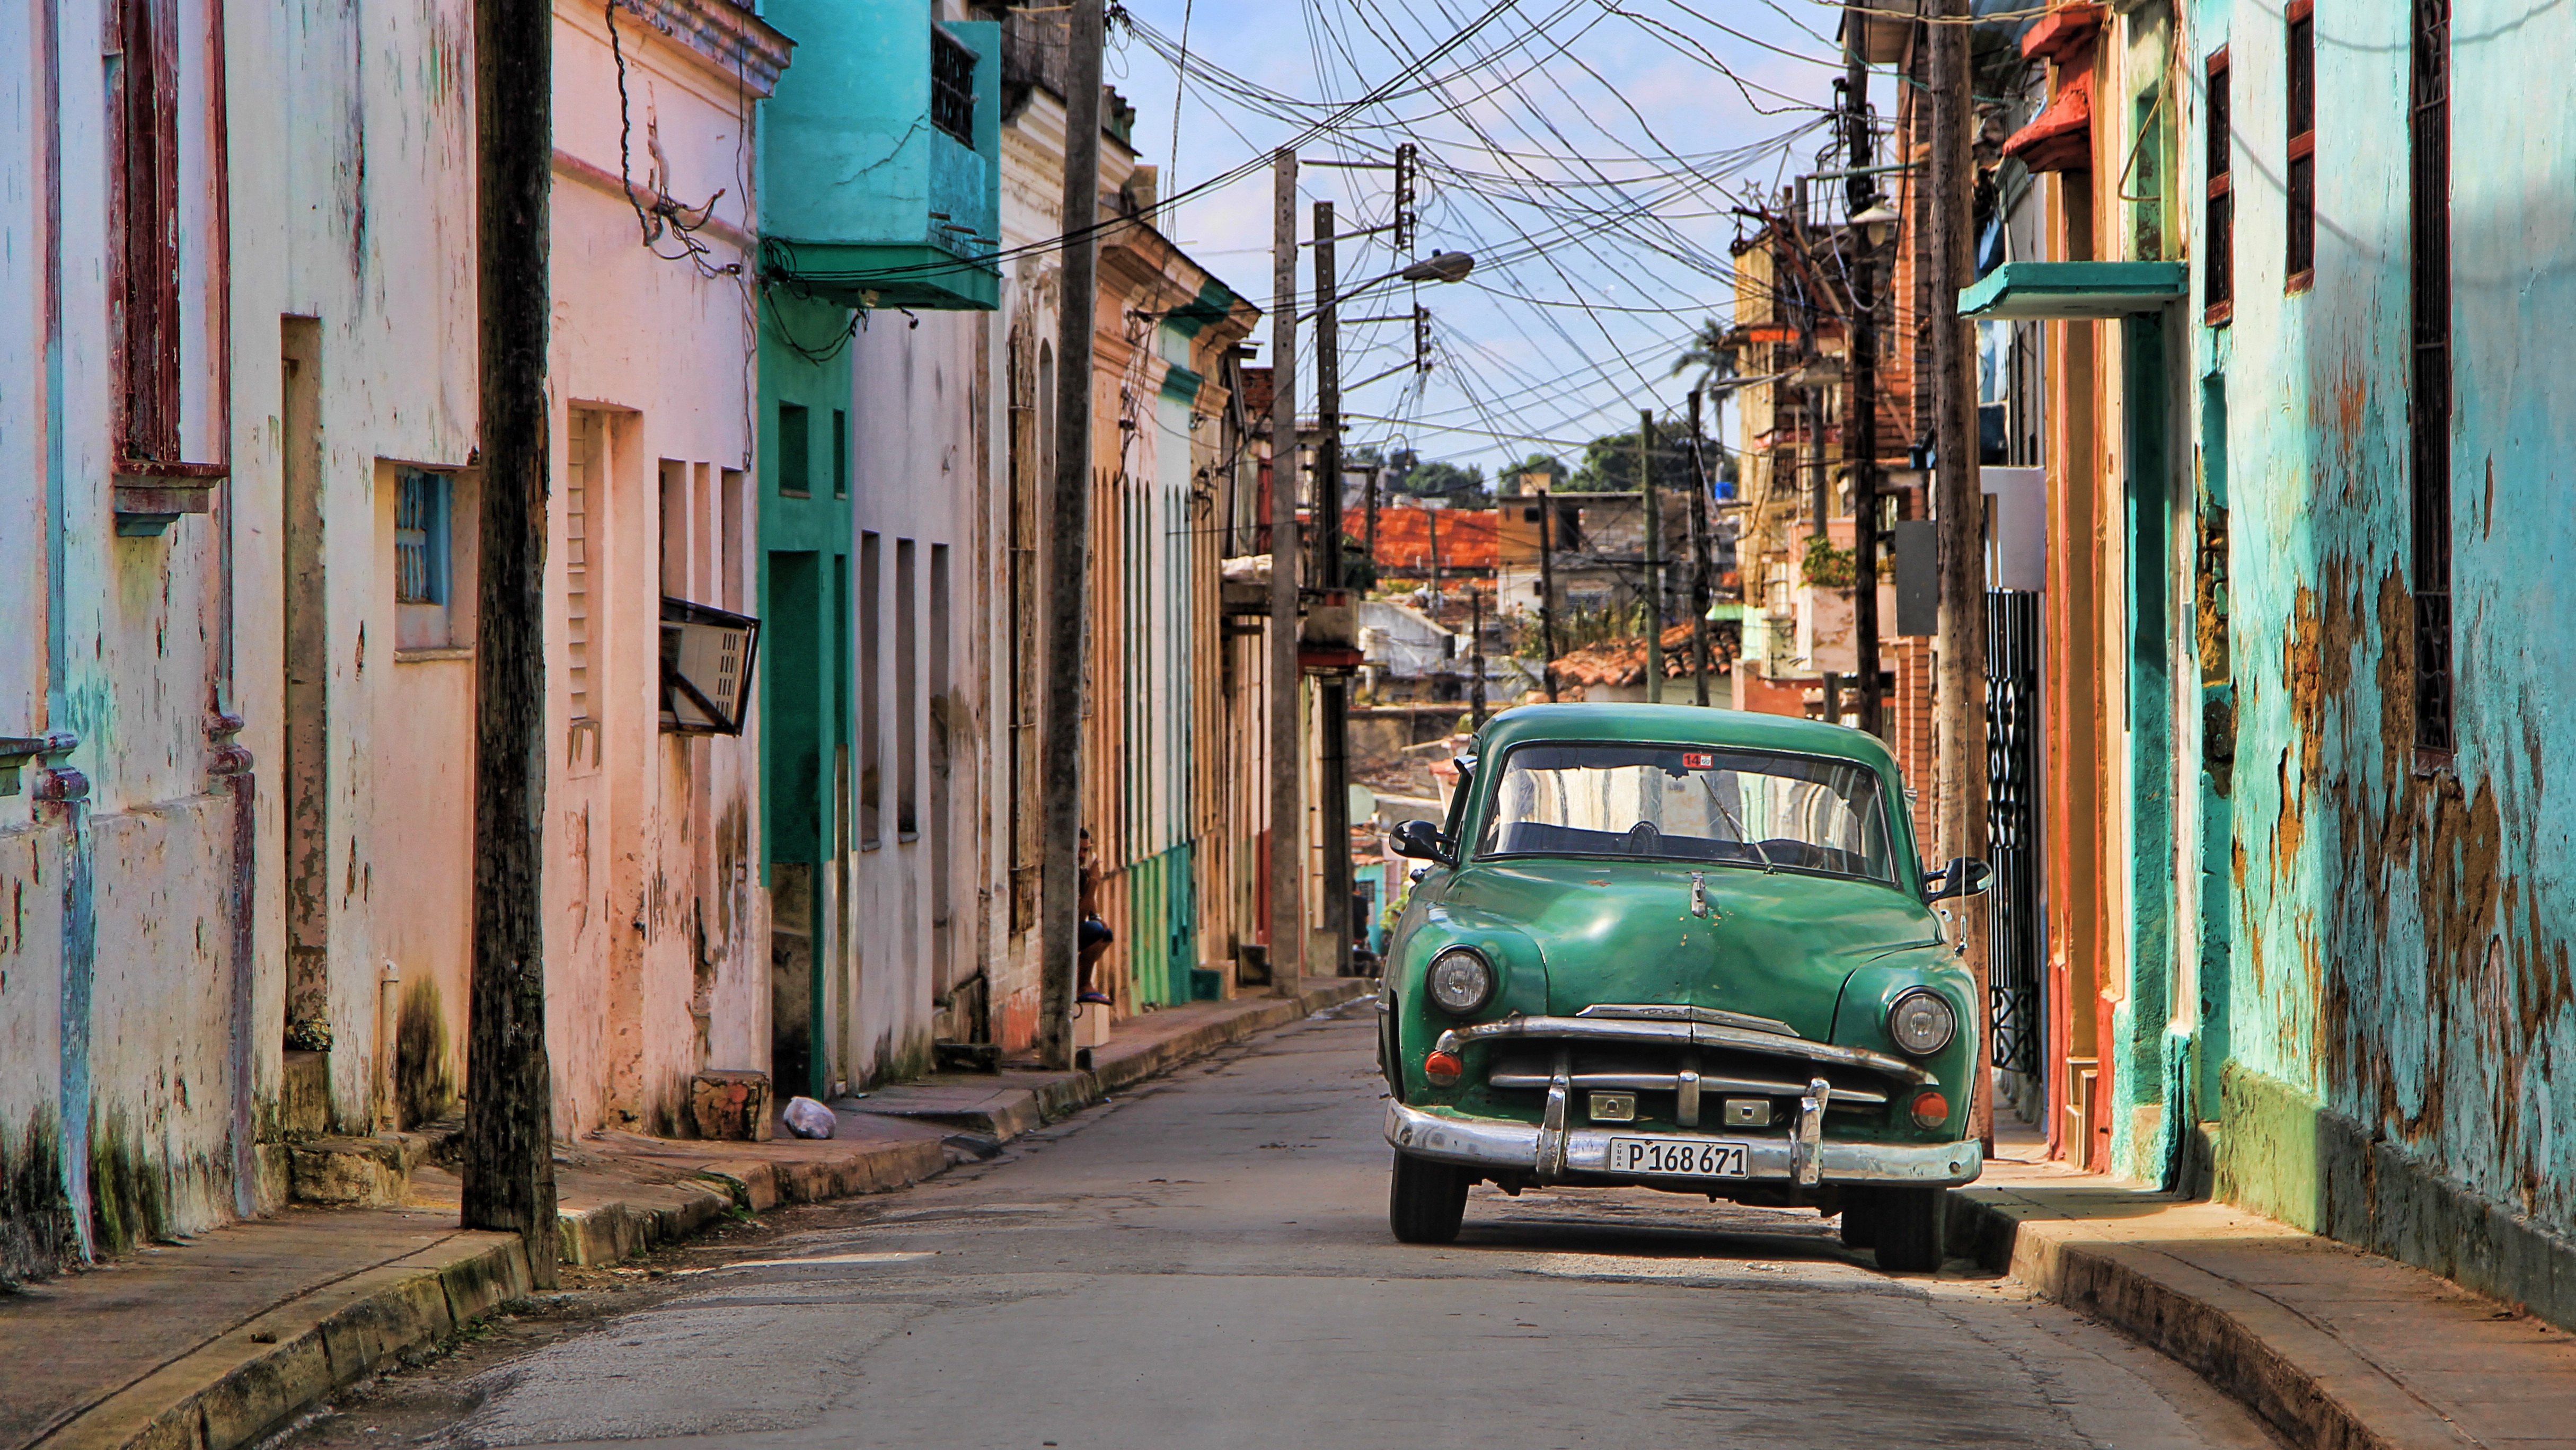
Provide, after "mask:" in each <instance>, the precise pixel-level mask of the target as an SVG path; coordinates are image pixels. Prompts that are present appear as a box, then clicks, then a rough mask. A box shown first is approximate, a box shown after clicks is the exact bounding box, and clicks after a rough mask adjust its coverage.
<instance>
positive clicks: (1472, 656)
mask: <svg viewBox="0 0 2576 1450" xmlns="http://www.w3.org/2000/svg"><path fill="white" fill-rule="evenodd" d="M1467 620H1468V624H1467V664H1468V667H1469V668H1470V669H1472V670H1474V671H1475V672H1476V673H1475V683H1474V684H1473V685H1470V686H1469V687H1468V693H1467V718H1468V719H1469V720H1471V721H1473V722H1474V728H1475V729H1478V730H1482V729H1484V728H1485V596H1484V593H1483V592H1482V591H1480V590H1479V589H1477V588H1476V581H1475V580H1473V579H1470V580H1468V581H1467Z"/></svg>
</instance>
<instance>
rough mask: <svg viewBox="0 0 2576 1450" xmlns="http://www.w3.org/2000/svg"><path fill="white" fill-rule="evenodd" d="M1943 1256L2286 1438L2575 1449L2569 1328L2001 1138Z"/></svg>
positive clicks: (2574, 1345)
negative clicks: (1969, 1264) (2153, 1353)
mask: <svg viewBox="0 0 2576 1450" xmlns="http://www.w3.org/2000/svg"><path fill="white" fill-rule="evenodd" d="M1997 1151H1998V1152H2000V1153H2003V1154H2006V1155H2010V1156H2006V1157H1999V1158H1990V1159H1988V1160H1987V1162H1986V1171H1985V1176H1984V1178H1983V1179H1981V1180H1980V1181H1979V1182H1978V1183H1977V1184H1976V1185H1975V1186H1973V1187H1970V1188H1965V1189H1959V1190H1955V1191H1954V1192H1953V1194H1952V1199H1951V1215H1950V1247H1951V1252H1953V1253H1966V1254H1971V1255H1973V1256H1974V1257H1975V1258H1977V1259H1978V1260H1979V1261H1981V1262H1982V1263H1984V1264H1985V1265H1986V1266H1987V1267H1988V1268H1992V1269H1998V1270H2007V1271H2009V1272H2010V1273H2011V1275H2012V1276H2013V1277H2014V1278H2016V1279H2019V1280H2021V1281H2023V1282H2024V1283H2026V1284H2028V1285H2030V1286H2031V1287H2033V1288H2035V1289H2037V1290H2038V1291H2039V1292H2041V1293H2042V1294H2045V1295H2046V1296H2047V1297H2049V1298H2051V1299H2054V1300H2056V1301H2058V1302H2059V1303H2062V1304H2064V1305H2066V1306H2067V1307H2069V1308H2072V1309H2075V1310H2078V1311H2080V1312H2082V1313H2085V1314H2088V1315H2091V1316H2093V1317H2095V1318H2098V1319H2101V1320H2103V1321H2104V1322H2106V1323H2109V1324H2112V1325H2115V1326H2117V1327H2118V1328H2120V1329H2122V1330H2124V1331H2126V1332H2127V1333H2129V1334H2131V1335H2133V1336H2135V1337H2137V1338H2138V1339H2141V1340H2143V1341H2145V1342H2146V1343H2148V1344H2151V1345H2153V1346H2155V1347H2156V1348H2158V1349H2160V1350H2163V1351H2164V1352H2165V1353H2166V1354H2169V1355H2171V1356H2173V1357H2174V1358H2175V1359H2177V1360H2180V1361H2181V1362H2182V1363H2184V1364H2186V1365H2188V1366H2190V1367H2191V1368H2192V1369H2194V1370H2196V1371H2198V1372H2199V1373H2200V1374H2201V1375H2202V1376H2204V1377H2206V1378H2207V1379H2209V1380H2210V1381H2211V1382H2212V1383H2214V1384H2216V1385H2217V1386H2219V1387H2220V1388H2221V1389H2224V1390H2226V1391H2227V1392H2229V1393H2230V1394H2233V1395H2235V1396H2236V1397H2237V1398H2239V1399H2241V1400H2243V1401H2244V1402H2245V1403H2246V1404H2248V1405H2250V1406H2252V1407H2253V1408H2254V1410H2255V1411H2256V1412H2258V1413H2259V1414H2261V1415H2262V1416H2263V1417H2264V1418H2265V1419H2267V1420H2269V1421H2271V1422H2272V1424H2273V1425H2274V1426H2275V1427H2276V1428H2278V1429H2279V1430H2280V1431H2281V1432H2282V1433H2283V1434H2284V1435H2285V1436H2287V1437H2288V1438H2289V1440H2290V1442H2291V1443H2292V1444H2294V1445H2298V1446H2302V1447H2307V1446H2323V1447H2335V1450H2361V1447H2383V1446H2385V1447H2408V1450H2412V1447H2418V1446H2423V1447H2433V1446H2440V1447H2446V1450H2458V1447H2464V1446H2478V1445H2487V1446H2516V1447H2537V1446H2541V1445H2553V1446H2570V1445H2576V1334H2569V1333H2567V1332H2566V1331H2564V1330H2560V1329H2554V1328H2552V1327H2550V1326H2549V1325H2547V1324H2545V1323H2543V1322H2541V1321H2539V1320H2537V1319H2534V1318H2532V1317H2531V1316H2529V1315H2527V1314H2524V1313H2520V1312H2518V1311H2517V1309H2516V1308H2515V1307H2514V1306H2510V1305H2504V1304H2499V1303H2496V1302H2495V1301H2493V1300H2490V1299H2485V1298H2481V1297H2479V1296H2477V1295H2475V1294H2472V1293H2470V1292H2468V1291H2467V1290H2465V1289H2462V1288H2461V1287H2460V1286H2459V1285H2457V1284H2454V1283H2452V1282H2450V1281H2449V1280H2447V1279H2441V1278H2436V1277H2435V1276H2433V1275H2431V1274H2428V1273H2425V1272H2424V1271H2423V1270H2420V1269H2416V1268H2411V1267H2409V1266H2407V1265H2405V1264H2401V1263H2397V1262H2396V1261H2394V1260H2390V1259H2383V1258H2378V1257H2375V1256H2373V1255H2370V1254H2366V1253H2363V1252H2361V1251H2360V1250H2358V1249H2354V1248H2351V1247H2349V1246H2347V1245H2344V1244H2340V1243H2337V1242H2335V1241H2333V1240H2331V1239H2324V1238H2319V1237H2317V1236H2316V1235H2314V1234H2307V1233H2302V1232H2300V1231H2298V1230H2297V1229H2293V1228H2290V1227H2287V1226H2286V1225H2283V1224H2279V1223H2275V1222H2273V1221H2272V1220H2270V1219H2267V1218H2262V1217H2260V1216H2258V1215H2255V1214H2251V1213H2247V1212H2245V1211H2243V1210H2241V1209H2235V1208H2230V1207H2228V1206H2226V1205H2224V1204H2217V1203H2208V1202H2198V1201H2185V1200H2180V1199H2177V1198H2176V1197H2174V1196H2173V1195H2171V1194H2166V1193H2159V1192H2157V1191H2155V1190H2154V1189H2151V1188H2145V1187H2141V1186H2139V1185H2137V1184H2134V1183H2128V1182H2124V1181H2121V1180H2118V1179H2111V1178H2105V1177H2102V1176H2100V1175H2097V1174H2086V1173H2079V1172H2076V1171H2073V1170H2071V1169H2068V1168H2067V1167H2065V1165H2063V1164H2058V1163H2051V1162H2048V1161H2046V1160H2045V1159H2043V1158H2041V1157H2040V1155H2039V1151H2038V1148H2037V1145H2036V1144H2030V1145H2014V1144H2010V1143H2006V1144H2002V1145H1999V1147H1998V1150H1997Z"/></svg>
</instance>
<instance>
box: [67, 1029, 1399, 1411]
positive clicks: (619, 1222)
mask: <svg viewBox="0 0 2576 1450" xmlns="http://www.w3.org/2000/svg"><path fill="white" fill-rule="evenodd" d="M1375 985H1376V984H1375V983H1374V982H1371V981H1368V980H1365V979H1361V978H1351V979H1348V980H1336V981H1335V982H1334V983H1333V984H1332V985H1330V986H1327V987H1321V988H1315V989H1312V990H1308V991H1304V992H1301V993H1300V994H1299V995H1298V996H1297V997H1296V998H1295V999H1294V1000H1291V999H1289V998H1285V997H1282V998H1279V999H1276V1000H1275V1001H1274V1002H1271V1003H1270V1004H1268V1005H1266V1006H1264V1007H1263V1008H1261V1009H1260V1010H1258V1011H1254V1012H1247V1013H1244V1014H1242V1015H1240V1016H1237V1017H1233V1018H1229V1019H1226V1020H1223V1021H1218V1022H1210V1023H1207V1024H1205V1025H1203V1026H1201V1027H1197V1028H1193V1029H1192V1030H1191V1031H1189V1032H1187V1033H1184V1034H1182V1035H1180V1036H1178V1037H1174V1038H1172V1039H1170V1040H1168V1041H1164V1042H1158V1043H1153V1044H1150V1045H1147V1046H1144V1047H1140V1048H1137V1049H1135V1050H1133V1051H1130V1052H1127V1053H1122V1054H1119V1055H1117V1056H1115V1057H1111V1058H1109V1059H1108V1060H1107V1061H1103V1062H1098V1063H1097V1064H1096V1065H1095V1066H1094V1068H1093V1069H1092V1070H1091V1071H1090V1072H1086V1073H1082V1074H1080V1075H1078V1076H1077V1077H1075V1078H1072V1079H1070V1080H1068V1081H1067V1082H1065V1083H1064V1084H1063V1085H1062V1087H1061V1089H1059V1090H1053V1091H1050V1092H1048V1093H1046V1094H1044V1095H1043V1096H1042V1097H1040V1099H1039V1101H1038V1102H1037V1107H1038V1109H1039V1111H1040V1113H1042V1114H1043V1117H1044V1120H1045V1121H1050V1122H1051V1121H1054V1120H1056V1119H1058V1118H1062V1117H1065V1116H1068V1115H1070V1114H1072V1113H1074V1112H1078V1111H1080V1110H1081V1109H1082V1108H1085V1107H1088V1106H1090V1105H1092V1104H1094V1103H1097V1102H1099V1101H1100V1100H1101V1099H1102V1098H1104V1097H1105V1096H1107V1095H1108V1094H1110V1093H1112V1092H1115V1091H1118V1090H1121V1089H1124V1088H1126V1087H1129V1086H1132V1085H1133V1084H1135V1083H1138V1082H1142V1081H1144V1080H1145V1079H1147V1078H1150V1077H1153V1076H1156V1075H1157V1074H1160V1073H1164V1072H1168V1071H1170V1070H1171V1069H1172V1068H1174V1067H1177V1066H1179V1065H1181V1064H1182V1063H1184V1062H1187V1061H1188V1060H1190V1059H1191V1058H1194V1057H1198V1056H1201V1055H1203V1054H1205V1053H1207V1052H1210V1051H1213V1050H1214V1049H1216V1048H1219V1047H1223V1046H1227V1045H1229V1044H1232V1043H1236V1042H1241V1041H1243V1040H1244V1039H1246V1038H1249V1037H1252V1036H1254V1035H1256V1034H1258V1033H1262V1032H1267V1031H1269V1030H1271V1029H1273V1028H1276V1027H1284V1026H1286V1025H1287V1024H1289V1023H1291V1022H1294V1021H1296V1020H1297V1019H1299V1018H1301V1017H1304V1016H1308V1015H1310V1014H1312V1013H1315V1012H1319V1011H1322V1010H1324V1009H1326V1008H1328V1007H1334V1006H1338V1005H1340V1004H1341V1003H1343V1002H1347V1001H1350V1000H1351V999H1353V998H1355V997H1359V996H1362V995H1365V994H1366V993H1367V992H1368V991H1370V990H1373V989H1374V987H1375ZM1033 1096H1035V1095H1033ZM1030 1126H1036V1124H1035V1123H1031V1124H1030ZM1015 1136H1016V1135H1015ZM947 1166H948V1159H947V1155H946V1151H945V1149H944V1148H943V1147H942V1146H941V1145H940V1143H939V1142H938V1141H937V1140H935V1139H934V1140H925V1141H916V1142H906V1143H890V1144H887V1145H886V1146H884V1147H882V1148H879V1149H876V1150H873V1151H870V1152H867V1153H863V1154H858V1155H855V1156H853V1157H849V1158H844V1159H838V1160H833V1161H811V1162H802V1163H772V1162H765V1161H719V1162H714V1163H709V1164H706V1165H704V1166H702V1167H700V1168H699V1169H698V1170H697V1171H696V1172H695V1174H694V1175H693V1180H692V1181H688V1182H682V1183H675V1184H670V1185H667V1186H664V1187H662V1188H661V1189H660V1190H658V1191H652V1190H646V1191H643V1192H641V1193H640V1194H639V1196H638V1198H637V1200H636V1201H633V1202H626V1201H620V1202H617V1203H608V1204H601V1205H598V1206H596V1207H593V1208H587V1209H581V1210H577V1211H573V1212H568V1213H564V1214H562V1215H560V1216H559V1220H558V1222H559V1225H560V1231H561V1234H562V1251H563V1255H564V1260H565V1262H567V1263H572V1264H585V1265H595V1264H603V1263H615V1262H618V1261H620V1260H622V1259H626V1258H631V1257H633V1256H635V1255H636V1254H640V1253H643V1252H644V1251H646V1250H648V1249H651V1248H655V1247H659V1246H661V1245H664V1244H670V1243H676V1242H679V1241H680V1240H682V1239H686V1238H689V1237H691V1236H694V1235H695V1234H697V1233H699V1232H700V1231H701V1230H703V1229H705V1228H706V1227H707V1226H708V1225H710V1224H712V1223H714V1222H715V1221H716V1220H717V1219H720V1218H722V1217H723V1216H724V1215H725V1214H726V1213H727V1212H728V1211H729V1210H731V1209H733V1208H734V1207H736V1206H737V1205H739V1206H741V1207H743V1208H747V1209H750V1210H751V1211H753V1212H760V1211H762V1210H765V1209H768V1208H772V1207H775V1206H777V1205H778V1204H781V1203H815V1202H821V1201H823V1200H826V1199H833V1198H846V1197H850V1196H853V1195H856V1194H862V1193H874V1192H881V1191H883V1190H886V1189H891V1188H900V1187H903V1186H904V1185H906V1184H910V1183H915V1182H918V1181H920V1180H922V1179H925V1178H928V1177H931V1176H932V1175H934V1174H936V1173H938V1172H939V1171H940V1170H942V1169H944V1168H946V1167H947ZM531 1287H532V1286H531V1284H530V1281H529V1277H528V1260H527V1255H526V1252H525V1251H524V1250H523V1249H522V1248H521V1246H520V1243H519V1240H518V1238H517V1236H516V1235H512V1234H496V1233H476V1232H470V1231H466V1230H458V1231H457V1232H455V1233H454V1234H451V1235H450V1236H448V1237H447V1238H444V1239H441V1240H440V1241H439V1242H437V1243H436V1244H433V1245H431V1246H430V1247H428V1248H426V1249H421V1250H419V1251H417V1252H415V1253H412V1254H408V1255H405V1256H404V1257H402V1258H399V1259H396V1260H393V1261H392V1262H390V1263H386V1264H381V1265H378V1266H377V1267H375V1268H372V1269H365V1270H362V1271H360V1272H358V1273H356V1274H352V1275H350V1276H349V1277H347V1278H345V1279H341V1280H338V1281H337V1282H334V1283H331V1284H328V1285H325V1286H323V1287H321V1288H319V1289H315V1290H311V1291H309V1292H306V1293H304V1294H300V1295H298V1296H296V1297H295V1298H293V1299H291V1300H288V1301H287V1302H286V1303H283V1304H279V1305H276V1306H273V1307H271V1308H269V1309H267V1310H264V1311H262V1312H261V1313H259V1314H256V1315H254V1316H252V1317H251V1318H249V1319H247V1320H244V1321H243V1322H242V1323H240V1324H237V1325H235V1326H233V1327H232V1328H231V1329H230V1330H228V1331H226V1332H225V1333H223V1334H222V1335H220V1336H218V1337H216V1338H215V1339H213V1340H210V1341H208V1342H207V1343H205V1344H202V1345H199V1346H198V1347H197V1348H195V1349H193V1350H190V1351H189V1352H188V1353H186V1354H183V1355H181V1356H179V1357H178V1358H176V1359H173V1360H171V1361H170V1362H169V1363H167V1364H164V1365H162V1366H161V1367H160V1368H158V1369H156V1370H154V1371H152V1372H151V1373H150V1374H147V1375H145V1376H144V1377H143V1378H141V1379H139V1380H136V1381H135V1382H134V1383H132V1384H130V1385H127V1386H125V1387H124V1388H123V1389H120V1390H118V1391H117V1392H116V1393H114V1394H112V1395H110V1396H108V1397H107V1398H106V1399H104V1400H102V1401H100V1402H99V1403H97V1404H96V1405H93V1406H91V1407H90V1408H89V1409H87V1410H84V1411H82V1412H81V1413H80V1414H78V1415H77V1416H75V1417H73V1418H72V1419H71V1420H70V1421H68V1422H66V1423H64V1424H62V1425H60V1426H58V1427H56V1428H55V1429H54V1430H52V1431H50V1432H48V1433H47V1434H46V1435H45V1436H44V1437H43V1438H41V1439H39V1440H37V1441H36V1442H35V1445H34V1446H33V1447H31V1450H232V1447H234V1446H238V1445H246V1444H250V1443H252V1442H254V1441H256V1440H258V1439H259V1438H261V1437H262V1436H265V1435H268V1434H272V1433H274V1432H275V1431H276V1430H278V1429H279V1428H280V1427H281V1426H283V1425H284V1424H285V1423H286V1422H287V1421H289V1420H291V1419H293V1418H294V1417H295V1416H297V1415H299V1414H302V1413H303V1412H305V1411H306V1410H308V1409H310V1408H312V1407H313V1406H314V1405H316V1404H318V1403H320V1402H321V1401H322V1400H323V1399H325V1398H327V1397H328V1396H329V1395H331V1394H332V1393H333V1392H334V1391H336V1390H339V1389H341V1388H343V1387H345V1386H347V1385H350V1384H353V1383H355V1382H356V1381H358V1380H360V1379H362V1378H364V1377H366V1376H367V1375H369V1374H371V1373H374V1372H376V1371H378V1370H380V1369H383V1368H384V1367H386V1366H387V1365H388V1364H389V1363H391V1362H392V1361H393V1360H395V1359H396V1358H397V1357H398V1356H400V1355H401V1354H402V1353H403V1352H404V1351H405V1350H408V1349H413V1348H416V1347H418V1346H420V1345H424V1344H431V1343H435V1342H437V1341H438V1340H440V1339H443V1338H445V1337H447V1336H448V1335H450V1334H453V1333H455V1332H456V1331H457V1330H460V1329H463V1328H465V1327H466V1326H468V1325H470V1324H472V1323H473V1322H474V1321H475V1320H477V1319H480V1318H482V1317H483V1316H484V1315H486V1314H489V1313H491V1312H492V1311H493V1310H495V1309H497V1308H499V1307H500V1306H501V1305H503V1304H506V1303H508V1302H509V1301H511V1300H513V1299H518V1298H522V1297H524V1296H526V1295H527V1294H528V1293H529V1292H530V1290H531ZM253 1336H262V1337H261V1338H254V1337H253Z"/></svg>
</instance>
